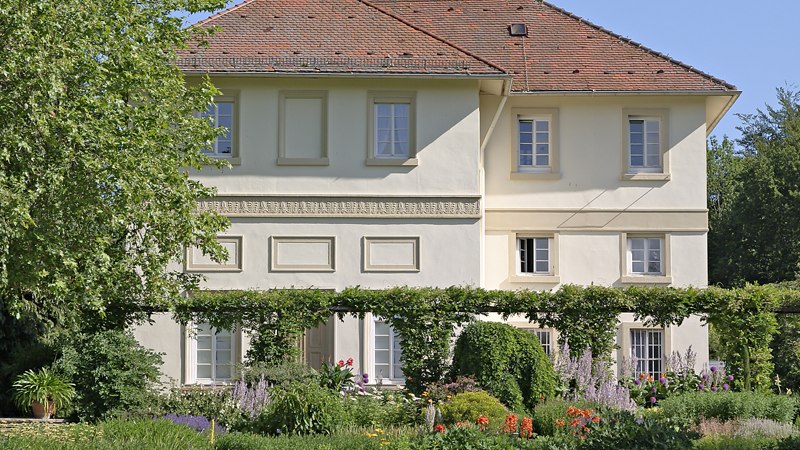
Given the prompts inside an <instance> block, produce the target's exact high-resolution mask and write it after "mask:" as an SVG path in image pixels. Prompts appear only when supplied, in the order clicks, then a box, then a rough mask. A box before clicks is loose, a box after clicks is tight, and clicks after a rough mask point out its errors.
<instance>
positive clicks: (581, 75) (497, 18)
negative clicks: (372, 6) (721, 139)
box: [376, 0, 736, 92]
mask: <svg viewBox="0 0 800 450" xmlns="http://www.w3.org/2000/svg"><path fill="white" fill-rule="evenodd" d="M376 3H377V4H378V5H381V6H383V7H385V8H388V9H391V10H392V11H394V12H395V13H396V14H398V15H399V16H401V17H403V18H405V19H406V20H408V21H411V22H413V23H414V24H416V25H418V26H420V27H422V28H425V29H427V30H430V31H431V32H433V33H435V34H437V35H439V36H441V37H443V38H444V39H447V40H449V41H451V42H453V43H455V44H457V45H459V46H461V47H463V48H468V49H469V50H470V51H472V52H474V53H475V54H477V55H480V56H482V57H484V58H486V59H488V60H490V61H493V62H495V63H496V64H499V65H501V66H503V67H505V68H507V69H509V70H511V71H512V72H513V73H514V81H513V84H512V89H513V90H514V91H518V92H532V91H729V90H736V87H735V86H733V85H731V84H728V83H726V82H725V81H723V80H720V79H717V78H714V77H712V76H711V75H708V74H706V73H703V72H701V71H699V70H697V69H695V68H692V67H690V66H688V65H686V64H683V63H681V62H679V61H676V60H674V59H672V58H670V57H668V56H666V55H663V54H661V53H658V52H655V51H653V50H650V49H648V48H647V47H644V46H643V45H641V44H638V43H636V42H634V41H631V40H630V39H627V38H624V37H622V36H619V35H617V34H614V33H612V32H610V31H608V30H606V29H604V28H602V27H600V26H598V25H595V24H593V23H591V22H588V21H586V20H584V19H582V18H580V17H578V16H575V15H574V14H571V13H569V12H567V11H565V10H563V9H561V8H558V7H556V6H553V5H552V4H550V3H547V2H544V1H537V0H376ZM514 23H524V24H526V25H527V29H528V36H526V37H522V36H511V35H510V34H509V30H508V26H509V25H511V24H514Z"/></svg>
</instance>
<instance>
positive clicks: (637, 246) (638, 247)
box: [630, 239, 644, 250]
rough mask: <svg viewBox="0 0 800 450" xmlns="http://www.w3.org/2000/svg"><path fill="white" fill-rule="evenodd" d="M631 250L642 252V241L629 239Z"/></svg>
mask: <svg viewBox="0 0 800 450" xmlns="http://www.w3.org/2000/svg"><path fill="white" fill-rule="evenodd" d="M630 243H631V249H633V250H644V239H630Z"/></svg>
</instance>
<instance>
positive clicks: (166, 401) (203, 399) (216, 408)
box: [153, 386, 233, 425]
mask: <svg viewBox="0 0 800 450" xmlns="http://www.w3.org/2000/svg"><path fill="white" fill-rule="evenodd" d="M232 408H233V404H232V402H231V391H230V390H229V389H226V388H218V387H215V386H211V387H203V386H193V387H187V388H180V389H173V390H171V391H170V392H169V393H167V394H162V395H160V396H159V398H158V406H157V408H154V411H153V414H154V416H161V415H165V414H176V415H182V416H203V417H206V418H214V419H216V420H217V421H218V422H220V423H222V424H225V425H227V421H226V420H225V418H226V417H227V416H229V415H230V414H232V411H230V410H231V409H232Z"/></svg>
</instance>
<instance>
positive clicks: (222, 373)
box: [216, 365, 231, 380]
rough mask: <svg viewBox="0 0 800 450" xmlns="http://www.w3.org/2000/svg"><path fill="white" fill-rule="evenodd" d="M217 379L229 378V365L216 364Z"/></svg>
mask: <svg viewBox="0 0 800 450" xmlns="http://www.w3.org/2000/svg"><path fill="white" fill-rule="evenodd" d="M216 378H217V379H218V380H227V379H230V378H231V366H229V365H217V376H216Z"/></svg>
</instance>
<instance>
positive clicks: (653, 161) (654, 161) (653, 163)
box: [647, 147, 661, 167]
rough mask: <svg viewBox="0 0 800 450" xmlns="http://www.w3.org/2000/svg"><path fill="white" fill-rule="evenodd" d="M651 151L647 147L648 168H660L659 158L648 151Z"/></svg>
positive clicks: (656, 154)
mask: <svg viewBox="0 0 800 450" xmlns="http://www.w3.org/2000/svg"><path fill="white" fill-rule="evenodd" d="M650 150H651V149H650V148H649V147H648V154H647V166H648V167H660V166H661V157H660V155H659V154H658V152H656V153H655V154H654V153H653V152H651V151H650Z"/></svg>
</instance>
